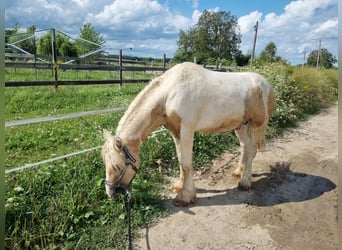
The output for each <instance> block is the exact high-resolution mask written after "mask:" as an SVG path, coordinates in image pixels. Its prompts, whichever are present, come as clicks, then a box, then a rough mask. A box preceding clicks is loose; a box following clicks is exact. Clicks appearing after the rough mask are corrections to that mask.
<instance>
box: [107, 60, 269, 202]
mask: <svg viewBox="0 0 342 250" xmlns="http://www.w3.org/2000/svg"><path fill="white" fill-rule="evenodd" d="M274 104H275V97H274V92H273V90H272V87H271V86H270V85H269V84H268V83H267V81H266V80H265V78H263V77H262V76H260V75H258V74H256V73H250V72H245V73H222V72H214V71H210V70H207V69H204V68H203V67H202V66H199V65H196V64H193V63H182V64H178V65H176V66H174V67H172V68H171V69H169V70H168V71H166V72H165V73H164V74H163V75H161V76H159V77H158V78H156V79H154V80H152V81H151V83H150V84H149V85H148V86H146V87H145V88H144V90H142V91H141V92H140V93H139V94H138V96H137V97H136V98H135V99H134V100H133V102H132V103H131V105H130V106H129V108H128V109H127V111H126V112H125V114H124V116H123V117H122V118H121V120H120V122H119V125H118V127H117V130H116V135H114V136H113V135H111V133H110V132H109V131H106V130H104V138H105V140H106V142H105V144H104V145H103V148H102V158H103V161H104V163H105V166H106V192H107V194H108V196H109V197H113V196H114V194H115V190H116V188H124V189H128V187H129V186H130V183H131V182H132V180H133V178H134V177H135V174H136V172H137V171H138V169H139V166H140V158H139V147H140V145H141V144H142V143H143V142H144V140H145V139H146V138H147V137H148V136H149V135H150V134H151V133H152V132H153V131H154V130H155V129H156V128H158V127H159V126H164V127H165V128H167V129H168V130H169V131H170V132H171V134H172V137H173V139H174V142H175V145H176V150H177V156H178V160H179V164H180V176H179V180H178V181H177V182H176V183H175V184H174V185H173V186H172V189H173V190H174V191H175V192H176V193H177V195H176V198H175V200H174V204H175V205H176V206H186V205H188V204H190V203H192V202H194V201H195V198H196V188H195V185H194V181H193V168H192V148H193V140H194V133H195V132H196V131H205V132H222V131H228V130H232V129H234V130H235V133H236V135H237V136H238V138H239V140H240V146H241V159H240V161H239V165H238V167H237V168H236V170H235V171H234V173H233V175H234V176H236V177H239V178H240V181H239V184H238V187H239V188H240V189H242V190H248V189H249V188H250V187H251V178H252V173H251V171H252V161H253V159H254V157H255V155H256V152H257V149H258V148H260V147H262V146H263V145H264V141H265V130H266V126H267V123H268V120H269V118H270V116H271V113H272V110H273V107H274Z"/></svg>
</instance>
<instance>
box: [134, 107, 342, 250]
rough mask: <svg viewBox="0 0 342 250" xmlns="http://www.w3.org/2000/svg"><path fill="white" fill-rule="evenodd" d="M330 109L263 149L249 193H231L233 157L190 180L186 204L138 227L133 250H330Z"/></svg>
mask: <svg viewBox="0 0 342 250" xmlns="http://www.w3.org/2000/svg"><path fill="white" fill-rule="evenodd" d="M337 127H338V122H337V106H334V107H331V108H329V109H327V110H324V111H322V112H321V113H320V114H319V115H317V116H314V117H312V118H311V119H310V120H309V121H307V122H303V123H300V124H299V125H298V127H297V128H295V129H291V130H289V131H288V132H286V133H285V135H284V137H283V138H281V139H277V140H274V141H273V142H270V143H268V144H267V146H266V148H265V150H264V151H262V152H259V153H258V154H257V156H256V158H255V160H254V162H253V164H254V165H253V173H254V174H253V189H252V190H250V191H248V192H243V191H239V190H237V189H236V186H237V181H236V180H235V179H234V178H233V177H232V171H233V170H234V167H235V166H236V164H237V161H238V155H237V154H235V155H234V154H230V153H224V154H223V155H222V157H221V158H219V159H217V160H215V161H213V163H212V166H211V168H210V169H208V170H207V171H205V172H202V173H197V174H196V185H197V188H198V194H197V196H198V198H197V201H196V203H195V204H194V205H192V206H189V207H186V208H176V207H174V206H172V205H171V200H169V201H167V206H168V207H169V208H170V210H171V211H172V214H171V215H170V216H168V217H166V218H163V219H161V220H160V221H158V222H157V223H156V224H155V225H153V226H151V227H150V228H145V229H142V230H141V231H140V232H139V234H140V237H141V238H139V239H136V241H135V244H134V245H135V247H134V249H152V250H157V249H172V250H178V249H300V250H304V249H310V250H311V249H324V250H327V249H337V247H338V240H337V234H338V232H337V187H336V185H337V155H338V154H337Z"/></svg>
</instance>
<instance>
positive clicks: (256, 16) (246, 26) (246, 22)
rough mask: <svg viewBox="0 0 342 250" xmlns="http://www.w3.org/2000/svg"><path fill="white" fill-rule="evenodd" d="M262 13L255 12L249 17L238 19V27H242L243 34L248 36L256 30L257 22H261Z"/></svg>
mask: <svg viewBox="0 0 342 250" xmlns="http://www.w3.org/2000/svg"><path fill="white" fill-rule="evenodd" d="M261 16H262V13H261V12H259V11H257V10H256V11H253V12H251V13H249V14H248V15H245V16H241V17H240V18H239V19H238V25H239V27H240V32H241V34H246V33H249V32H251V31H253V30H254V25H255V23H256V21H260V18H261Z"/></svg>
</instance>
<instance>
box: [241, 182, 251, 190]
mask: <svg viewBox="0 0 342 250" xmlns="http://www.w3.org/2000/svg"><path fill="white" fill-rule="evenodd" d="M251 188H252V183H249V184H245V183H241V181H240V182H239V184H238V189H239V190H241V191H248V190H250V189H251Z"/></svg>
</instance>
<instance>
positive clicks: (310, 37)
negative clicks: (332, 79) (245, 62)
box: [5, 0, 338, 64]
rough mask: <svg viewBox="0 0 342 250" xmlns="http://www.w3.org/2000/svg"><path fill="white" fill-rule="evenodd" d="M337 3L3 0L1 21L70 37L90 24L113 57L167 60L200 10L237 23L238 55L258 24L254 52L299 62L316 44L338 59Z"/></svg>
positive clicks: (333, 0)
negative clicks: (271, 49)
mask: <svg viewBox="0 0 342 250" xmlns="http://www.w3.org/2000/svg"><path fill="white" fill-rule="evenodd" d="M337 5H338V0H297V1H290V0H258V1H256V0H244V1H236V0H158V1H157V0H98V1H92V0H30V1H20V0H6V2H5V21H6V27H7V28H11V27H12V26H13V25H14V24H15V23H16V22H19V24H20V25H21V27H23V28H26V27H28V26H30V25H32V24H35V25H36V26H37V28H38V30H39V29H47V28H56V29H59V30H61V31H63V32H65V33H67V34H70V35H71V36H74V37H76V36H77V35H78V33H79V29H80V28H81V27H82V25H83V24H84V23H86V22H91V23H92V24H93V26H94V27H95V30H96V31H98V32H100V33H101V34H103V35H104V38H105V40H106V41H107V42H106V47H108V48H111V50H110V51H113V53H115V51H117V50H118V49H119V48H123V49H124V53H127V54H131V55H138V56H149V57H162V55H163V53H166V54H167V56H168V57H172V56H173V54H174V52H175V51H176V49H177V44H176V41H177V39H178V33H179V30H180V29H183V30H187V29H188V28H189V27H190V26H191V25H193V24H195V23H196V22H197V20H198V17H199V16H200V14H201V13H202V12H203V11H204V10H210V11H230V12H231V13H232V14H233V15H234V16H236V17H237V19H238V24H239V27H240V33H241V35H242V42H241V45H240V48H241V50H242V51H243V53H248V52H249V51H251V49H252V45H253V32H254V31H253V26H254V25H255V22H256V21H257V20H258V21H259V31H258V40H257V47H256V54H259V53H260V52H261V51H262V50H263V49H264V48H265V46H266V45H267V43H269V42H271V41H272V42H274V43H275V44H276V46H277V54H278V55H280V56H281V57H283V58H285V59H286V60H288V61H289V62H291V63H292V64H299V63H302V62H303V52H304V51H306V52H307V53H310V52H311V51H313V50H315V49H318V45H319V41H320V40H321V41H322V47H324V48H326V49H328V50H329V51H330V52H331V53H332V54H334V55H335V56H337V47H338V21H337V20H338V11H337V9H338V8H337ZM129 48H133V49H132V50H129Z"/></svg>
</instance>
